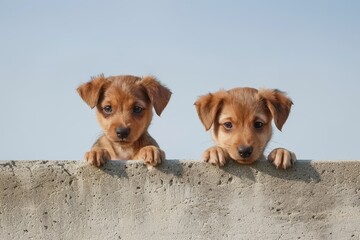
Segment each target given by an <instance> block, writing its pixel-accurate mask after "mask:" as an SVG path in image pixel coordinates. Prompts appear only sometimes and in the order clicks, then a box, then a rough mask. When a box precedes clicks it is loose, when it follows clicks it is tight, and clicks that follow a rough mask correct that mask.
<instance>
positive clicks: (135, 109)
mask: <svg viewBox="0 0 360 240" xmlns="http://www.w3.org/2000/svg"><path fill="white" fill-rule="evenodd" d="M143 110H144V109H143V108H142V107H139V106H135V107H134V108H133V113H141V112H142V111H143Z"/></svg>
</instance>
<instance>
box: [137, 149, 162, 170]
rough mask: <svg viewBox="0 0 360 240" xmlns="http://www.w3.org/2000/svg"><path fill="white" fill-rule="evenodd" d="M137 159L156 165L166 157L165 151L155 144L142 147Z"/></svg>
mask: <svg viewBox="0 0 360 240" xmlns="http://www.w3.org/2000/svg"><path fill="white" fill-rule="evenodd" d="M135 159H140V160H144V163H145V164H146V165H150V166H156V165H158V164H160V163H161V162H162V161H163V160H164V159H165V152H164V151H163V150H161V149H160V148H158V147H155V146H146V147H143V148H142V149H140V151H139V153H138V154H137V155H136V157H135Z"/></svg>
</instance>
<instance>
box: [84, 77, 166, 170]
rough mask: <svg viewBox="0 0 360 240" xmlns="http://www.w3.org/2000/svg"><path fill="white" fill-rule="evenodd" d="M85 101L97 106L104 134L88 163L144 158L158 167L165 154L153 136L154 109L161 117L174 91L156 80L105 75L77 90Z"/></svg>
mask: <svg viewBox="0 0 360 240" xmlns="http://www.w3.org/2000/svg"><path fill="white" fill-rule="evenodd" d="M77 91H78V93H79V95H80V96H81V98H82V99H83V100H84V101H85V102H86V103H87V104H88V105H89V106H90V107H91V108H94V107H96V116H97V119H98V122H99V123H100V126H101V128H102V129H103V131H104V134H103V135H102V136H101V137H100V138H99V139H98V140H97V141H96V142H95V144H94V145H93V146H92V148H91V151H89V152H87V153H85V161H87V162H88V163H90V164H91V165H94V166H96V167H101V166H102V165H103V164H104V163H105V162H106V161H107V160H110V159H113V160H127V159H141V160H144V162H145V163H146V164H148V165H153V166H155V165H157V164H159V163H161V161H162V160H164V158H165V153H164V152H163V151H162V150H161V149H160V148H159V146H158V144H157V143H156V141H155V140H154V139H153V138H152V137H151V136H150V135H149V133H148V131H147V129H148V127H149V125H150V122H151V119H152V108H154V109H155V112H156V114H157V115H159V116H160V114H161V112H162V111H163V110H164V108H165V107H166V105H167V103H168V102H169V100H170V96H171V92H170V90H169V89H168V88H166V87H164V86H163V85H161V84H160V83H159V82H158V81H157V80H156V79H155V78H154V77H144V78H140V77H135V76H115V77H107V78H105V77H104V76H103V75H100V76H99V77H95V78H92V79H91V81H89V82H88V83H85V84H82V85H81V86H79V88H78V89H77Z"/></svg>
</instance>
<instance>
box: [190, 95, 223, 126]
mask: <svg viewBox="0 0 360 240" xmlns="http://www.w3.org/2000/svg"><path fill="white" fill-rule="evenodd" d="M223 94H224V92H223V91H221V92H216V93H209V94H208V95H204V96H201V97H199V98H198V100H197V101H196V102H195V103H194V105H195V107H196V111H197V113H198V115H199V118H200V121H201V122H202V124H203V125H204V126H205V129H206V131H207V130H209V129H210V128H211V126H212V125H213V123H214V121H215V117H216V114H217V113H218V111H219V109H220V107H221V105H222V102H223Z"/></svg>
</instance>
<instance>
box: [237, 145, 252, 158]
mask: <svg viewBox="0 0 360 240" xmlns="http://www.w3.org/2000/svg"><path fill="white" fill-rule="evenodd" d="M238 152H239V155H240V157H242V158H248V157H250V156H251V154H252V152H253V147H251V146H240V147H239V148H238Z"/></svg>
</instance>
